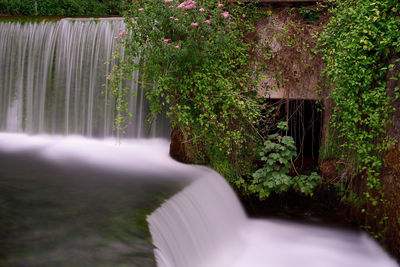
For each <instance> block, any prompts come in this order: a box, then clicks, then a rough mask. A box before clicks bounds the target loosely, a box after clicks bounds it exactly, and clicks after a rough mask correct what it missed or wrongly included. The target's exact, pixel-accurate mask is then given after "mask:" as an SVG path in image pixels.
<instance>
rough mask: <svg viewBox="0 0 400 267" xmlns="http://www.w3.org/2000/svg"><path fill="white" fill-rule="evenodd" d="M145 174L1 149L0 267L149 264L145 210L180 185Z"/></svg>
mask: <svg viewBox="0 0 400 267" xmlns="http://www.w3.org/2000/svg"><path fill="white" fill-rule="evenodd" d="M149 176H152V175H151V174H146V175H137V176H136V177H133V176H132V174H128V173H118V172H115V171H114V172H113V171H107V170H105V169H104V168H96V167H94V166H92V167H90V166H85V165H82V164H79V163H73V164H72V163H71V164H69V165H68V164H67V165H65V166H62V167H61V166H58V165H54V164H53V165H52V164H49V163H46V162H45V161H43V160H40V159H38V158H37V157H36V156H35V155H29V153H28V154H27V153H14V154H10V153H7V154H4V153H3V154H2V153H0V266H155V261H154V256H153V247H152V244H151V238H150V233H149V232H148V229H147V223H146V221H145V219H146V215H148V214H149V213H151V212H152V211H153V210H155V209H156V208H157V207H158V206H159V205H160V204H161V203H162V201H163V200H164V199H166V198H168V197H170V196H172V195H173V194H174V193H176V192H177V191H178V190H180V189H181V188H182V185H180V184H178V183H171V180H167V181H164V182H163V180H162V177H159V178H161V179H154V177H149ZM149 178H151V179H149Z"/></svg>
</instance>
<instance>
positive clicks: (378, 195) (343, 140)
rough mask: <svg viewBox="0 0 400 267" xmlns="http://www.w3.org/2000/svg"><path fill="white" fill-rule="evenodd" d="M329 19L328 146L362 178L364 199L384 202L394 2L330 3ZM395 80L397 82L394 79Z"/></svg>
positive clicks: (395, 45)
mask: <svg viewBox="0 0 400 267" xmlns="http://www.w3.org/2000/svg"><path fill="white" fill-rule="evenodd" d="M330 3H331V5H332V6H331V13H332V17H331V19H330V21H329V23H328V25H327V26H326V28H325V30H324V32H323V33H322V34H321V36H320V47H321V51H322V53H323V58H324V60H325V62H326V69H325V75H326V77H327V78H328V79H329V82H330V84H329V87H330V88H332V91H331V94H330V97H331V98H332V99H333V101H334V103H335V106H334V110H333V115H332V117H331V124H330V127H331V130H332V131H331V137H330V142H331V144H330V145H331V146H338V149H337V155H338V157H339V161H340V162H342V163H343V164H344V166H343V169H344V170H345V171H346V172H348V173H349V174H351V175H352V176H355V175H361V176H363V177H365V178H366V185H367V189H368V192H366V193H365V196H366V198H367V199H368V200H369V201H370V203H371V204H372V205H373V206H376V205H377V204H378V203H380V202H381V201H382V199H383V190H382V185H381V182H380V179H379V177H380V171H381V169H382V167H383V156H384V154H385V152H386V151H388V149H389V148H390V147H391V146H392V145H393V141H392V140H391V139H390V138H389V137H388V136H387V134H386V129H387V127H388V125H389V124H390V123H391V122H390V114H391V113H392V112H393V111H394V109H393V107H392V106H391V103H392V102H393V101H394V100H395V99H391V98H389V97H388V94H387V90H388V89H387V86H386V76H387V73H388V69H390V68H393V66H390V65H388V61H389V59H390V57H391V56H393V53H395V52H396V51H397V52H400V49H399V47H400V31H399V29H400V18H399V10H400V4H399V2H398V1H397V0H380V1H376V0H358V1H355V0H345V1H342V0H341V1H330ZM395 78H397V77H395Z"/></svg>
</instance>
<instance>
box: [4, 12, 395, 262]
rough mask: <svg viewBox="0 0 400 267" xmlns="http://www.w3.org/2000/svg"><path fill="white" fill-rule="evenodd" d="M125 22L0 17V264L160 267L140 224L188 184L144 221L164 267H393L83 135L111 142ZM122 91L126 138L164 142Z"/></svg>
mask: <svg viewBox="0 0 400 267" xmlns="http://www.w3.org/2000/svg"><path fill="white" fill-rule="evenodd" d="M120 28H123V21H122V20H121V19H99V20H96V21H94V20H92V19H76V20H72V19H62V20H60V21H58V22H41V23H25V24H20V23H0V64H1V65H0V130H1V131H5V132H8V133H0V265H2V264H3V263H4V265H7V266H8V265H11V266H12V265H15V266H30V265H31V266H41V265H46V266H50V265H51V266H53V265H54V266H63V265H69V266H71V265H72V266H104V265H106V266H117V265H130V266H140V267H142V266H154V265H155V262H154V261H153V260H152V255H153V254H152V249H153V247H152V246H151V244H150V243H149V241H148V239H149V237H147V236H146V233H144V232H146V231H141V230H140V229H141V226H140V224H136V221H137V220H138V219H139V221H140V220H143V221H144V218H141V217H140V216H139V215H140V214H143V213H148V209H150V208H151V207H153V206H152V205H153V204H151V203H157V202H158V201H159V198H160V196H162V197H169V196H170V195H171V194H173V193H175V192H176V191H178V190H181V189H182V187H183V186H186V187H185V188H184V189H183V190H181V191H180V192H179V193H178V194H176V195H174V196H173V197H172V198H170V199H169V200H167V201H166V202H164V204H162V205H161V206H160V207H159V208H158V209H156V210H155V211H154V212H153V213H151V215H150V216H148V217H147V221H148V223H149V224H148V225H149V228H150V231H151V236H152V239H153V240H152V242H153V244H154V246H155V249H154V255H155V258H156V262H157V265H158V266H159V267H293V266H298V267H361V266H362V267H393V266H396V263H395V262H394V261H393V260H391V259H390V258H389V257H388V256H387V255H386V254H385V253H384V252H383V251H382V250H381V248H379V246H378V245H377V244H376V243H375V242H374V241H372V240H370V239H368V238H367V236H366V235H364V234H360V233H354V232H346V231H339V230H330V229H324V228H319V227H311V226H304V225H299V224H290V223H287V222H280V221H273V220H253V219H249V218H247V217H246V214H245V212H244V210H243V208H242V206H241V204H240V202H239V200H238V198H237V197H236V196H235V194H234V192H233V191H232V189H231V188H230V187H229V185H228V184H227V183H226V181H225V180H224V179H223V178H222V177H220V176H219V175H218V174H217V173H216V172H214V171H212V170H210V169H207V168H205V167H196V166H190V165H184V164H180V163H177V162H175V161H173V160H172V159H171V158H169V156H168V142H167V141H165V140H159V139H151V140H140V139H137V140H128V139H124V140H122V141H121V142H116V141H115V139H107V138H104V139H103V140H101V141H100V140H96V139H93V138H87V137H115V135H116V133H115V131H113V122H114V116H115V114H114V102H113V97H112V96H111V95H110V93H109V92H108V90H107V79H106V75H107V74H108V73H109V72H110V69H111V66H112V64H113V63H114V62H112V52H113V51H114V49H115V46H116V42H117V40H115V39H114V38H113V37H114V36H116V35H118V33H119V31H120ZM107 61H109V62H111V64H110V65H107V64H104V63H105V62H107ZM134 76H135V77H136V78H138V73H134ZM129 87H130V88H131V91H132V92H134V93H135V95H134V96H132V97H131V98H130V99H129V101H130V109H131V111H132V112H133V114H134V122H133V123H132V125H130V126H129V128H128V130H127V133H128V134H127V136H128V137H146V136H166V133H167V132H168V131H167V130H168V127H167V126H165V124H166V121H165V120H163V119H161V120H158V121H157V123H156V124H154V125H153V126H152V129H151V130H149V129H147V128H146V127H145V121H146V117H147V114H148V107H147V105H146V103H145V98H144V91H143V88H141V87H140V86H138V83H137V79H136V81H132V82H131V83H130V84H129ZM27 134H39V135H37V136H30V135H27ZM65 135H74V136H68V137H66V136H65ZM77 135H83V136H87V137H79V136H77ZM38 192H39V193H38ZM165 192H167V193H168V194H169V195H168V194H165ZM43 203H44V204H43ZM149 203H150V204H149ZM7 205H9V206H7ZM14 207H18V208H19V209H17V208H14ZM123 208H124V209H123ZM3 209H4V210H5V211H4V213H3ZM121 209H123V210H121ZM143 209H146V210H143ZM154 209H155V207H153V208H152V210H151V211H153V210H154ZM3 215H6V216H3ZM2 216H3V217H5V218H6V219H5V220H4V219H3V217H2ZM7 216H11V219H7ZM14 220H15V221H16V222H15V224H16V225H15V226H13V227H10V221H14ZM2 225H5V226H6V230H7V231H6V232H7V233H5V232H4V231H2V229H3V228H2ZM7 227H8V228H7ZM8 229H9V230H10V231H9V232H11V233H12V234H11V236H9V233H8ZM110 229H111V230H113V231H110ZM13 231H14V232H13ZM15 231H16V232H15ZM115 232H116V233H115ZM4 236H6V237H7V238H8V239H7V240H8V241H7V242H10V243H7V244H6V245H4V242H3V240H2V238H4ZM4 253H6V255H4Z"/></svg>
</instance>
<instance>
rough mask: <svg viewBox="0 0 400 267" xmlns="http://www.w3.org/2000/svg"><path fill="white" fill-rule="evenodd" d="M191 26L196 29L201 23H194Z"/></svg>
mask: <svg viewBox="0 0 400 267" xmlns="http://www.w3.org/2000/svg"><path fill="white" fill-rule="evenodd" d="M190 26H194V27H196V26H199V23H198V22H192V24H190Z"/></svg>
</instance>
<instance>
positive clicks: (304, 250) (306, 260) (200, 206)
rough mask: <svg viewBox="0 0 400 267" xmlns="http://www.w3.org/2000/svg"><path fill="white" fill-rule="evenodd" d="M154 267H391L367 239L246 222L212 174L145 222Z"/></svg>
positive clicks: (271, 222)
mask: <svg viewBox="0 0 400 267" xmlns="http://www.w3.org/2000/svg"><path fill="white" fill-rule="evenodd" d="M148 222H149V225H150V230H151V234H152V237H153V243H154V245H155V246H156V249H155V256H156V259H157V263H158V266H159V267H187V266H191V267H293V266H298V267H378V266H379V267H395V266H398V265H397V263H396V262H395V261H394V260H393V259H391V258H390V257H389V256H388V255H387V254H386V253H385V252H384V251H383V250H382V248H381V247H380V246H379V245H378V244H377V242H376V241H375V240H372V239H371V238H369V237H368V236H367V234H365V233H362V232H355V231H346V230H338V229H329V228H324V227H316V226H309V225H302V224H298V223H290V222H286V221H279V220H255V219H250V218H247V217H246V216H245V214H244V210H243V207H242V206H241V204H240V203H239V201H238V198H237V196H236V195H235V194H234V193H233V191H232V189H231V188H230V187H229V185H228V184H227V183H226V182H225V180H223V178H222V177H221V176H220V175H218V174H217V173H215V172H212V171H210V170H204V172H203V173H202V174H201V176H200V177H197V179H196V180H195V181H194V182H193V183H192V184H191V185H189V186H188V187H186V188H185V189H184V190H183V191H181V192H180V193H178V194H177V195H175V196H174V197H172V198H171V199H169V200H168V201H167V202H166V203H164V204H163V205H162V206H161V207H160V208H159V209H158V210H156V211H155V212H154V213H152V214H151V215H150V216H149V217H148Z"/></svg>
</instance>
